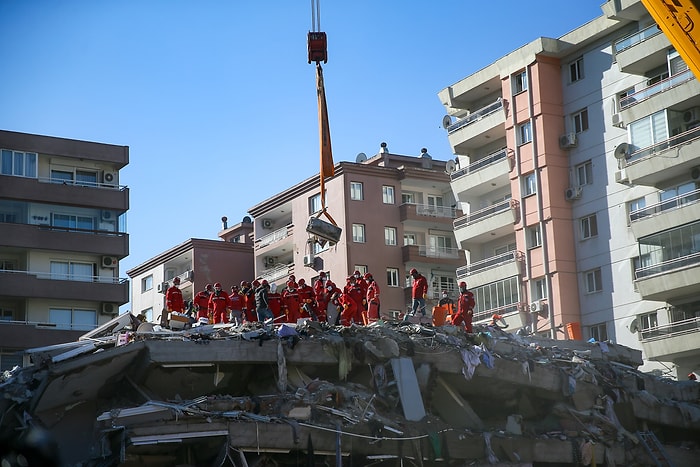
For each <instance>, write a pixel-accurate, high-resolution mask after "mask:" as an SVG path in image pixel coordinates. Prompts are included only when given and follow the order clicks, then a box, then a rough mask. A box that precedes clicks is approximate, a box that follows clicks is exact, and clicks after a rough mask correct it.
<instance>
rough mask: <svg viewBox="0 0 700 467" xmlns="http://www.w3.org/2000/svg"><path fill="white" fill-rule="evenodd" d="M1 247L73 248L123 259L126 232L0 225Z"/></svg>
mask: <svg viewBox="0 0 700 467" xmlns="http://www.w3.org/2000/svg"><path fill="white" fill-rule="evenodd" d="M2 229H3V234H4V235H3V246H7V247H16V248H30V249H42V250H59V251H73V252H76V253H92V254H101V255H109V256H117V257H119V258H123V257H125V256H127V255H128V254H129V235H128V234H126V233H122V232H106V231H102V230H85V229H75V228H65V227H53V226H50V225H36V224H12V223H4V224H2Z"/></svg>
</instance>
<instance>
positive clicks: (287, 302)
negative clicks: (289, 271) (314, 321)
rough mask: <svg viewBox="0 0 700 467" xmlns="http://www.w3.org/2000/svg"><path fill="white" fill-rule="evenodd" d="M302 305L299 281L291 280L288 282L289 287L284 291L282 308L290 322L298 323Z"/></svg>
mask: <svg viewBox="0 0 700 467" xmlns="http://www.w3.org/2000/svg"><path fill="white" fill-rule="evenodd" d="M300 307H301V304H300V303H299V293H298V292H297V283H296V282H294V281H291V280H290V281H289V282H287V288H285V289H284V290H283V291H282V309H283V310H284V314H285V315H286V316H287V322H288V323H296V322H297V320H298V319H299V318H301V308H300Z"/></svg>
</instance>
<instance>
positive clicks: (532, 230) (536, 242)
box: [526, 224, 542, 248]
mask: <svg viewBox="0 0 700 467" xmlns="http://www.w3.org/2000/svg"><path fill="white" fill-rule="evenodd" d="M526 232H527V247H528V248H536V247H538V246H540V245H542V233H541V231H540V226H539V224H538V225H533V226H532V227H528V228H527V229H526Z"/></svg>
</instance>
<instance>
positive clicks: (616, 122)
mask: <svg viewBox="0 0 700 467" xmlns="http://www.w3.org/2000/svg"><path fill="white" fill-rule="evenodd" d="M612 124H613V126H617V127H623V126H625V122H623V121H622V115H620V114H613V115H612Z"/></svg>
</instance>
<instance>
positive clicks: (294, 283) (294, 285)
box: [287, 279, 297, 289]
mask: <svg viewBox="0 0 700 467" xmlns="http://www.w3.org/2000/svg"><path fill="white" fill-rule="evenodd" d="M287 287H289V288H290V289H296V288H297V283H296V282H294V281H293V280H291V279H290V280H289V281H288V282H287Z"/></svg>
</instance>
